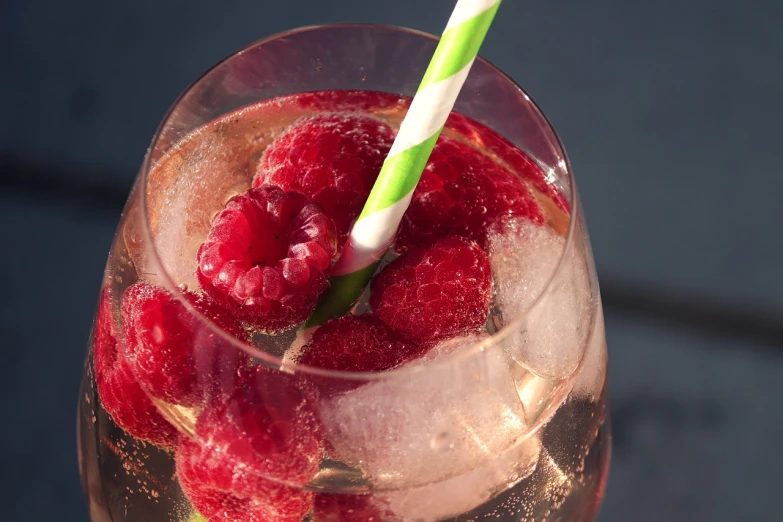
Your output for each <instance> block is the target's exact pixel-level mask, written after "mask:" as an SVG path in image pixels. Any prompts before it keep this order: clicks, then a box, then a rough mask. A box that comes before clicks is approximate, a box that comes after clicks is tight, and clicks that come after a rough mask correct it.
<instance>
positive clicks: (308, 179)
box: [78, 26, 610, 522]
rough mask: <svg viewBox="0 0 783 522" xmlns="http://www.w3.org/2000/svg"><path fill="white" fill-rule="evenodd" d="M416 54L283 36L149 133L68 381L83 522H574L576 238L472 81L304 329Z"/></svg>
mask: <svg viewBox="0 0 783 522" xmlns="http://www.w3.org/2000/svg"><path fill="white" fill-rule="evenodd" d="M359 42H362V43H363V44H362V45H358V43H359ZM432 46H433V41H432V40H431V38H430V37H428V36H426V35H421V34H418V33H412V32H406V31H404V30H399V29H391V28H382V27H366V26H334V27H320V28H308V29H303V30H298V31H293V32H290V33H287V34H285V35H281V36H278V37H273V38H271V39H269V40H266V41H263V42H260V43H257V44H254V45H252V46H251V47H249V48H248V49H246V50H244V51H243V52H241V53H239V54H237V55H235V56H233V57H231V58H229V59H228V60H226V61H225V62H223V63H222V64H220V65H218V66H217V67H216V68H215V69H213V70H212V71H210V72H209V73H208V74H207V75H205V76H204V77H202V78H201V79H200V80H199V81H198V82H196V84H194V85H193V86H192V87H191V88H190V90H188V91H187V92H186V93H185V95H183V97H182V98H181V99H180V100H179V101H178V102H177V104H176V105H175V106H174V108H173V109H172V111H171V112H170V113H169V115H168V116H167V118H166V120H164V123H163V124H162V126H161V128H160V130H159V132H158V134H157V135H156V138H155V140H154V141H153V146H152V148H151V149H150V152H149V154H148V157H147V159H146V161H145V164H144V166H143V168H142V172H141V174H140V178H139V181H138V183H137V184H136V186H135V187H134V190H133V192H132V194H131V197H130V199H129V201H128V204H127V206H126V209H125V212H124V213H123V217H122V219H121V221H120V224H119V228H118V233H117V236H116V238H115V242H114V244H113V246H112V250H111V252H110V255H109V262H108V265H107V269H106V277H105V279H104V285H103V289H102V291H101V295H100V300H99V305H98V311H97V315H96V319H95V325H94V329H93V334H92V336H91V343H90V350H89V353H88V357H87V363H86V365H85V374H84V379H83V384H82V397H81V401H80V408H79V419H78V428H79V457H80V465H81V471H82V477H83V481H84V488H85V492H86V496H87V499H88V502H89V506H90V514H91V517H92V519H93V520H94V521H96V522H98V521H108V520H113V521H120V520H122V521H137V520H145V521H147V520H149V521H204V520H208V521H210V522H219V521H220V522H223V521H225V522H228V521H237V522H239V521H241V522H261V521H274V522H281V521H282V522H288V521H290V522H300V521H357V522H358V521H385V520H389V521H407V520H410V521H436V520H465V521H468V520H498V519H500V520H515V521H549V520H552V521H555V520H565V521H589V522H592V521H593V520H594V519H595V517H596V515H597V511H598V508H599V506H600V501H601V498H602V496H603V488H604V483H605V479H606V470H607V466H608V461H609V453H610V444H609V430H608V422H607V419H606V410H605V402H606V382H605V381H606V378H605V368H606V345H605V337H604V332H603V320H602V315H601V309H600V298H599V295H598V287H597V282H596V279H595V273H594V268H593V264H592V255H591V252H590V249H589V240H588V238H587V235H586V230H585V227H584V223H583V220H582V218H581V209H580V208H579V205H578V200H577V197H576V192H575V187H574V186H573V182H572V180H571V177H570V174H569V172H568V170H567V168H568V166H567V161H566V160H565V155H564V154H565V153H564V152H563V150H562V147H561V146H560V144H559V141H558V140H557V138H556V136H555V135H554V131H552V129H551V127H549V125H548V124H547V122H546V120H545V119H544V117H543V116H542V115H541V113H540V112H539V111H538V109H537V108H536V107H535V106H534V105H533V104H532V102H530V100H529V98H528V97H527V96H526V95H525V94H524V93H523V92H522V91H521V90H519V89H518V87H516V86H515V85H514V84H513V82H511V81H510V80H509V79H508V78H507V77H505V76H503V75H502V73H500V72H499V71H497V70H496V69H494V68H493V67H492V66H490V65H489V64H487V63H485V62H481V61H480V62H477V63H476V65H475V69H474V71H473V73H472V74H471V76H470V77H469V79H468V82H467V83H466V87H465V90H464V91H463V95H462V98H461V99H460V100H461V101H459V102H458V104H457V107H456V111H455V113H453V114H452V116H451V117H450V118H449V120H448V122H447V125H446V128H445V129H444V131H443V134H442V136H441V138H440V140H439V141H438V143H437V145H436V146H435V149H434V151H433V153H432V156H431V157H430V160H429V162H428V164H427V166H426V168H425V170H424V173H423V175H422V178H421V181H420V183H419V185H418V186H417V188H416V191H415V193H414V196H413V199H412V201H411V205H410V207H409V209H408V210H407V212H406V213H405V215H404V217H403V221H402V224H401V226H400V229H399V231H398V234H397V237H396V239H395V242H394V244H393V247H392V249H391V250H390V251H389V253H388V254H387V255H386V257H385V258H384V260H383V262H382V263H381V266H380V268H379V269H378V270H377V271H376V273H375V274H374V276H373V278H372V280H371V282H370V284H369V286H368V288H367V289H366V290H365V292H364V294H363V295H362V297H361V298H360V299H359V301H358V302H357V303H356V305H355V306H354V307H353V308H352V310H351V311H350V312H348V313H346V314H345V315H342V316H339V317H335V318H333V319H331V320H330V321H328V322H326V323H325V324H323V325H321V326H320V327H318V328H317V329H314V330H313V329H311V330H307V331H303V330H302V326H303V323H304V321H306V320H307V318H308V317H309V316H310V315H311V314H312V312H313V311H314V309H315V307H316V305H317V304H318V301H319V299H320V298H321V297H322V296H323V294H324V292H325V291H326V289H327V288H328V286H329V276H330V274H331V270H332V267H333V265H334V263H335V262H336V260H337V259H338V257H339V255H340V253H341V249H342V246H343V244H344V241H345V238H346V237H347V235H348V232H349V231H350V228H351V225H352V223H353V222H354V221H355V219H356V217H357V216H358V214H359V212H360V211H361V209H362V206H363V204H364V201H365V200H366V198H367V196H368V194H369V191H370V189H371V188H372V186H373V183H374V182H375V179H376V178H377V175H378V172H379V171H380V168H381V165H382V163H383V160H384V158H385V157H386V154H387V153H388V151H389V148H390V146H391V143H392V141H393V140H394V136H395V133H396V132H397V129H398V128H399V124H400V121H401V119H402V117H403V116H404V114H405V111H406V110H407V107H408V105H409V103H410V98H409V97H408V96H406V94H411V92H410V89H411V88H414V89H415V83H412V82H413V81H414V80H413V79H415V77H416V75H417V74H418V75H419V76H420V75H421V71H420V67H421V63H424V65H426V59H427V54H426V52H427V50H428V49H429V51H430V54H431V48H432ZM400 61H402V62H405V66H406V68H402V67H401V64H400V63H399V62H400ZM407 69H409V70H407ZM405 70H407V72H406V73H405V74H404V75H403V74H402V71H405ZM381 91H383V92H381ZM463 98H464V101H463ZM463 114H464V115H463ZM468 116H470V117H468ZM477 120H481V121H483V122H484V123H478V121H477ZM493 128H494V129H495V130H493ZM509 130H510V131H509ZM504 131H506V133H507V134H506V137H504V136H503V132H504Z"/></svg>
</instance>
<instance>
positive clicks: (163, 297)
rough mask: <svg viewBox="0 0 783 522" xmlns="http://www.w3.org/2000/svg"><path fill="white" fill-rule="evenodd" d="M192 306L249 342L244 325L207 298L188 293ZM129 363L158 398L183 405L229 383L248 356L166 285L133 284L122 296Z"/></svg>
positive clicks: (187, 296)
mask: <svg viewBox="0 0 783 522" xmlns="http://www.w3.org/2000/svg"><path fill="white" fill-rule="evenodd" d="M185 297H186V298H187V299H188V301H190V303H191V304H192V305H193V307H194V308H195V309H196V310H198V311H199V312H201V313H202V314H204V315H205V316H206V317H207V318H209V319H210V320H211V321H212V322H213V323H215V325H216V326H218V327H219V328H221V329H222V330H223V331H225V332H227V333H228V334H230V335H232V336H234V337H236V338H237V339H240V340H242V341H247V340H248V337H247V334H246V333H245V332H244V330H243V329H242V326H241V325H240V324H239V323H238V322H237V321H236V320H235V319H233V318H232V317H231V316H229V315H228V314H227V313H226V312H224V311H223V310H221V309H220V308H218V307H217V306H216V305H215V304H214V303H212V302H211V301H210V300H209V299H208V298H207V297H199V296H197V295H196V294H194V293H192V292H186V294H185ZM122 314H123V333H124V336H125V346H126V350H127V362H128V364H129V366H130V367H131V368H132V369H133V371H134V373H135V375H136V378H137V379H138V381H139V383H140V384H141V385H142V386H143V387H144V388H145V389H146V390H147V392H148V393H149V394H150V395H152V396H153V397H156V398H159V399H161V400H164V401H166V402H170V403H174V404H180V405H183V406H196V405H198V404H200V403H201V401H202V399H203V397H204V394H205V392H210V394H214V393H215V392H216V391H217V390H218V388H219V387H220V386H221V385H222V384H225V381H229V383H230V384H233V381H234V378H235V374H236V371H237V368H238V367H239V366H240V365H242V364H246V363H247V359H248V357H247V355H246V354H245V353H244V352H242V351H241V350H240V349H239V348H237V347H235V346H232V345H231V343H230V342H228V341H226V340H224V339H223V338H221V337H220V335H219V334H218V333H216V332H214V331H213V330H212V329H211V327H210V325H208V324H205V323H203V322H200V320H199V319H198V318H197V317H196V316H194V315H193V314H192V313H191V312H190V311H188V310H187V309H186V308H185V305H184V304H183V303H182V302H180V301H179V300H178V299H177V298H176V297H174V296H173V295H172V294H170V293H169V292H167V291H166V290H164V289H163V288H160V287H157V286H154V285H151V284H149V283H145V282H142V281H140V282H137V283H135V284H134V285H132V286H130V287H129V288H128V289H127V290H126V291H125V294H124V296H123V299H122Z"/></svg>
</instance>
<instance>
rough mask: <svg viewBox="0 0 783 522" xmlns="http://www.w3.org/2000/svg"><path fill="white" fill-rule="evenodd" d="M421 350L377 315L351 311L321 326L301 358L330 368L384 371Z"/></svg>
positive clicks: (307, 363)
mask: <svg viewBox="0 0 783 522" xmlns="http://www.w3.org/2000/svg"><path fill="white" fill-rule="evenodd" d="M418 351H420V349H419V348H418V347H417V346H415V345H413V344H411V343H409V342H405V341H403V340H401V339H399V338H398V337H397V336H396V335H395V334H394V332H392V331H391V330H390V329H389V327H388V326H386V325H385V324H384V323H383V322H382V321H381V320H379V319H378V318H377V317H375V316H374V315H372V314H365V315H349V316H345V317H341V318H338V319H332V320H331V321H329V322H328V323H326V324H325V325H323V326H321V327H320V328H318V329H317V330H316V331H315V332H314V333H313V338H312V339H311V340H310V342H309V343H307V344H306V345H305V347H304V349H303V355H302V356H301V358H300V360H299V362H301V363H302V364H306V365H307V366H315V367H317V368H323V369H326V370H339V371H350V372H382V371H384V370H390V369H392V368H394V367H396V366H399V365H400V364H402V363H404V362H405V361H406V360H408V359H410V358H411V356H412V355H415V354H417V352H418Z"/></svg>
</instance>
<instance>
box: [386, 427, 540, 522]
mask: <svg viewBox="0 0 783 522" xmlns="http://www.w3.org/2000/svg"><path fill="white" fill-rule="evenodd" d="M540 452H541V443H540V441H539V439H538V437H537V436H536V434H532V435H531V436H529V437H528V438H526V439H523V440H521V441H519V442H518V443H517V444H516V445H514V446H513V447H511V448H509V449H508V450H507V451H505V452H503V453H500V454H498V455H497V456H496V457H495V459H494V460H491V461H489V462H486V463H485V464H483V465H482V466H479V467H478V468H475V469H472V470H470V471H468V472H467V473H464V474H462V475H458V476H456V477H452V478H450V479H447V480H444V481H442V482H436V483H434V484H428V485H426V486H421V487H417V488H409V489H399V490H395V491H388V492H383V493H379V494H377V495H376V502H378V503H379V504H380V505H381V506H383V507H384V508H385V509H386V510H388V511H391V512H392V513H394V515H395V516H396V517H398V518H399V519H400V520H416V521H422V522H430V521H436V520H443V519H446V518H450V517H454V516H457V515H459V514H461V513H466V512H468V511H470V510H472V509H475V508H477V507H478V506H480V505H481V504H483V503H484V502H487V501H488V500H490V499H492V498H493V497H494V496H495V495H497V494H498V493H500V492H502V491H504V490H506V489H507V488H510V487H512V486H514V485H515V484H517V483H518V482H519V481H521V480H523V479H524V478H526V477H528V476H529V475H530V474H532V473H533V471H534V470H535V468H536V465H537V463H538V457H539V454H540Z"/></svg>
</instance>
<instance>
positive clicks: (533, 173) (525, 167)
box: [446, 112, 571, 214]
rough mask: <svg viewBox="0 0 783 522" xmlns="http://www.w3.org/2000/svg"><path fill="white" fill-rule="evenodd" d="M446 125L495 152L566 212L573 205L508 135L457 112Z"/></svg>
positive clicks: (452, 114)
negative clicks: (507, 137) (502, 134)
mask: <svg viewBox="0 0 783 522" xmlns="http://www.w3.org/2000/svg"><path fill="white" fill-rule="evenodd" d="M446 126H447V127H448V128H450V129H451V130H452V131H454V132H457V133H458V134H461V135H462V136H464V137H465V138H466V139H469V140H471V141H474V142H476V143H478V144H479V145H480V147H481V149H482V150H487V151H489V152H491V153H492V154H494V155H496V156H497V157H498V158H499V159H500V160H501V161H503V162H505V164H506V165H507V166H508V167H509V168H510V169H511V170H512V171H513V172H515V173H516V174H518V175H520V176H522V177H523V178H524V179H525V180H527V181H528V182H530V184H531V185H532V186H533V187H534V188H535V189H536V190H537V191H539V192H540V193H541V194H543V195H544V196H547V197H548V198H549V199H551V200H552V201H553V202H554V203H555V205H557V207H558V208H560V210H562V211H563V212H565V213H566V214H568V213H570V211H571V210H570V208H571V207H570V205H569V204H568V201H567V200H566V199H565V197H563V194H562V193H561V192H560V191H559V190H558V189H557V188H556V187H555V186H554V185H552V184H551V183H549V182H547V180H546V176H545V175H544V172H543V171H542V170H541V167H539V166H538V165H537V164H536V163H535V162H534V161H533V160H532V159H530V157H529V156H528V155H527V154H525V153H524V152H522V151H521V150H519V149H518V148H517V147H516V146H514V144H513V143H511V142H510V141H508V140H507V139H506V138H504V137H503V136H501V135H500V134H498V133H497V132H495V131H493V130H492V129H490V128H488V127H485V126H484V125H482V124H480V123H478V122H476V121H473V120H471V119H468V118H466V117H465V116H463V115H462V114H459V113H456V112H452V113H451V115H450V116H449V119H448V120H447V122H446Z"/></svg>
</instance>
